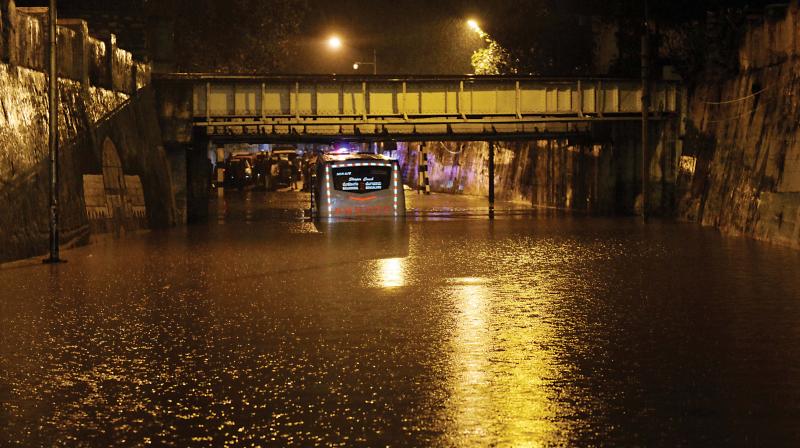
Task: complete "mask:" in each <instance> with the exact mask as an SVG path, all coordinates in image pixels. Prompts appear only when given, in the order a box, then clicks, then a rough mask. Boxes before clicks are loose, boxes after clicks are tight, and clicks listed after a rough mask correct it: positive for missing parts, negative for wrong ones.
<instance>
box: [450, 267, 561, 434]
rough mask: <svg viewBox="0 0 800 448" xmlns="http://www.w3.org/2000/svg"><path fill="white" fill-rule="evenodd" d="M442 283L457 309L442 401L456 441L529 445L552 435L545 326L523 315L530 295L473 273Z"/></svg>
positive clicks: (550, 364)
mask: <svg viewBox="0 0 800 448" xmlns="http://www.w3.org/2000/svg"><path fill="white" fill-rule="evenodd" d="M449 288H450V289H451V293H452V294H453V297H454V300H455V305H456V307H457V309H458V312H459V314H458V315H457V322H456V327H455V331H454V334H453V352H454V356H453V366H452V367H453V376H452V385H451V389H452V394H451V398H450V402H449V403H448V406H447V408H448V412H449V413H451V416H450V417H451V421H452V422H454V425H455V428H453V429H454V433H455V434H457V437H458V441H457V443H458V444H463V445H482V444H486V443H487V442H488V441H492V442H494V444H496V445H498V446H514V447H517V446H527V447H536V446H542V445H546V444H549V443H551V442H554V441H557V440H558V439H559V435H558V434H557V433H558V429H557V428H556V427H555V426H554V425H553V423H552V422H553V421H554V420H555V411H556V409H555V405H554V404H553V397H552V396H551V395H552V391H551V390H550V389H549V387H548V379H552V378H553V377H554V376H555V372H554V364H553V360H552V355H551V354H550V353H548V352H547V351H545V350H542V349H541V348H540V346H541V344H546V343H547V341H548V340H549V339H552V334H551V331H550V329H548V328H547V327H546V326H545V325H542V324H541V323H539V322H533V321H531V320H530V319H528V318H527V316H529V315H530V309H529V308H530V306H531V302H530V301H528V300H525V301H518V300H515V299H516V298H517V297H519V296H518V295H517V294H516V293H518V292H519V291H515V292H514V293H512V294H507V293H508V291H496V290H494V289H493V288H492V287H491V286H490V285H488V284H486V282H484V281H483V279H480V278H474V277H467V278H457V279H453V280H452V281H451V285H450V286H449ZM498 293H499V294H498ZM498 296H499V298H498ZM515 307H518V309H517V310H515V309H514V308H515ZM498 308H502V310H501V309H498Z"/></svg>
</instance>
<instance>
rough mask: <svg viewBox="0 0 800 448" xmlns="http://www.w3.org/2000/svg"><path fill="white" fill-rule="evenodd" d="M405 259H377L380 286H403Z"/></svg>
mask: <svg viewBox="0 0 800 448" xmlns="http://www.w3.org/2000/svg"><path fill="white" fill-rule="evenodd" d="M405 270H406V268H405V259H404V258H384V259H382V260H378V283H379V286H380V287H381V288H398V287H400V286H405V284H406V282H405Z"/></svg>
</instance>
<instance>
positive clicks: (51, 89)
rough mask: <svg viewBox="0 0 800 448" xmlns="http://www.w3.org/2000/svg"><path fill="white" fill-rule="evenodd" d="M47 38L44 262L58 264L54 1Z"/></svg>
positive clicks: (56, 89)
mask: <svg viewBox="0 0 800 448" xmlns="http://www.w3.org/2000/svg"><path fill="white" fill-rule="evenodd" d="M48 16H49V23H48V31H49V32H48V35H49V36H48V37H49V39H48V40H49V55H48V56H49V64H48V76H49V78H50V79H49V85H48V90H47V96H48V100H49V110H48V130H49V133H48V134H49V135H48V143H49V148H50V151H49V152H50V256H49V257H48V258H46V259H45V260H44V262H45V263H60V262H61V261H63V260H61V259H60V258H59V254H58V245H59V241H58V240H59V235H58V66H57V62H58V59H57V57H56V56H57V54H56V52H57V50H58V47H57V45H58V41H57V38H56V33H57V32H58V31H57V28H56V21H57V18H58V14H57V13H56V0H50V8H49V11H48Z"/></svg>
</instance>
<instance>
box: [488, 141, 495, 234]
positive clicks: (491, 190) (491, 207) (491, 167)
mask: <svg viewBox="0 0 800 448" xmlns="http://www.w3.org/2000/svg"><path fill="white" fill-rule="evenodd" d="M489 219H494V142H493V141H490V142H489Z"/></svg>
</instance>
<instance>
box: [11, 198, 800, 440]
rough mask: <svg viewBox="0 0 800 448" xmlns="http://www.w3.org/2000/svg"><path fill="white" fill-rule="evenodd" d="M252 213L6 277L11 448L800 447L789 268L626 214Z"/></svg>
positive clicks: (690, 230)
mask: <svg viewBox="0 0 800 448" xmlns="http://www.w3.org/2000/svg"><path fill="white" fill-rule="evenodd" d="M248 216H249V217H247V218H246V219H244V220H242V222H240V223H231V222H230V220H228V222H227V223H225V224H224V225H218V226H210V227H207V228H197V229H190V230H188V231H185V232H181V231H174V232H170V233H153V234H151V235H148V236H146V237H142V238H134V239H130V240H126V241H121V242H115V243H110V244H108V245H98V246H93V247H89V248H83V249H78V250H74V251H70V252H68V258H69V261H70V262H69V263H68V264H66V265H63V266H58V267H56V268H50V267H45V266H29V267H21V268H14V269H3V270H0V279H2V283H3V285H5V290H4V292H3V293H2V295H1V296H0V402H1V403H2V404H3V406H2V410H0V445H3V446H5V445H10V446H13V445H17V444H19V445H26V446H40V445H44V446H50V445H61V446H75V445H87V446H108V445H114V444H119V445H143V444H148V443H150V444H153V445H168V446H187V445H192V444H195V445H198V446H203V445H213V446H222V445H224V444H230V445H236V446H259V445H261V446H265V445H267V446H269V445H272V446H286V445H296V446H335V445H339V446H353V445H363V446H377V445H401V446H426V445H428V446H486V445H496V446H550V445H580V446H585V445H611V446H617V445H626V446H629V445H645V446H650V445H669V446H672V445H709V444H711V445H719V444H726V445H727V444H756V445H759V444H761V445H787V444H788V445H791V444H793V443H792V442H797V441H798V439H797V437H798V430H797V429H796V428H797V427H798V426H797V421H798V420H797V419H798V418H799V417H800V412H798V411H800V408H799V407H798V403H800V388H798V385H797V384H796V379H797V378H798V374H799V373H800V345H799V344H798V341H799V340H800V339H798V336H800V334H798V333H799V332H800V330H799V329H800V325H799V324H800V308H799V306H798V300H797V299H798V298H800V293H798V291H799V289H798V286H800V280H799V279H800V268H799V267H798V266H800V263H798V261H800V256H798V254H797V253H796V252H792V251H788V250H783V249H779V248H773V247H769V246H764V245H760V244H757V243H753V242H749V241H743V240H738V239H724V238H721V237H719V236H717V235H716V234H714V233H713V232H707V231H703V230H698V229H696V228H694V227H688V226H680V225H671V224H659V223H653V224H651V225H649V226H647V227H643V226H641V225H640V224H638V223H637V222H635V221H632V220H630V221H629V220H604V219H580V218H568V217H547V216H513V217H509V218H501V219H498V220H497V221H495V222H494V223H490V222H487V221H485V220H480V219H466V220H451V221H436V222H432V221H410V222H408V223H407V224H392V223H386V222H365V223H352V222H350V223H339V224H332V225H327V226H319V228H316V227H313V226H311V225H308V224H302V223H296V224H292V225H288V224H287V225H284V224H286V223H274V224H271V225H260V226H259V225H256V226H255V229H254V223H253V222H252V219H253V216H254V215H252V214H250V215H248ZM121 254H122V255H123V256H120V255H121Z"/></svg>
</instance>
